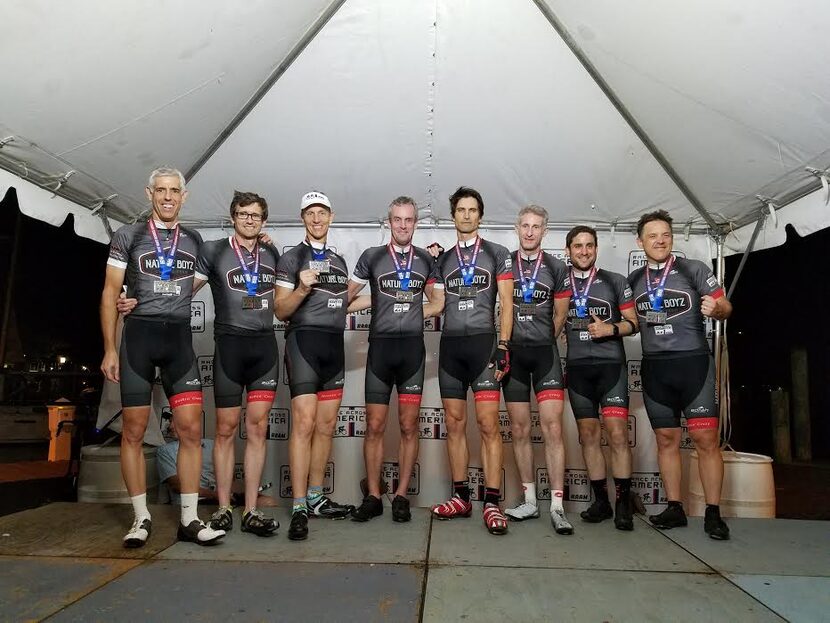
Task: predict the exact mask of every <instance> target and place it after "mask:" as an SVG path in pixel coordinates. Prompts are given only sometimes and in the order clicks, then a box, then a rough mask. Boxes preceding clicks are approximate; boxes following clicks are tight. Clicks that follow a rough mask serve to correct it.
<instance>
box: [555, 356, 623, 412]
mask: <svg viewBox="0 0 830 623" xmlns="http://www.w3.org/2000/svg"><path fill="white" fill-rule="evenodd" d="M568 400H569V401H570V403H571V411H573V414H574V418H576V419H577V420H581V419H585V418H599V412H600V410H601V411H602V417H603V418H611V417H616V418H624V419H625V420H627V419H628V368H627V367H626V365H625V363H623V362H611V361H609V362H596V363H589V362H585V363H584V364H570V363H569V364H568Z"/></svg>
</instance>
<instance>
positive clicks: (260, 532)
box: [242, 508, 280, 536]
mask: <svg viewBox="0 0 830 623" xmlns="http://www.w3.org/2000/svg"><path fill="white" fill-rule="evenodd" d="M279 527H280V522H278V521H277V520H276V519H274V518H273V517H266V516H265V514H264V513H263V512H262V511H261V510H259V509H257V508H254V509H253V510H249V511H248V512H247V513H245V514H244V515H242V532H251V533H253V534H255V535H257V536H271V535H272V534H274V533H275V532H276V531H277V528H279Z"/></svg>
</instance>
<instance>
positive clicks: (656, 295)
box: [646, 255, 674, 312]
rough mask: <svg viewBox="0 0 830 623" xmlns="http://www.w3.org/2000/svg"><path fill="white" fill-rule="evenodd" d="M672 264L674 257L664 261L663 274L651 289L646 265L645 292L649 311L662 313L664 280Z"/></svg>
mask: <svg viewBox="0 0 830 623" xmlns="http://www.w3.org/2000/svg"><path fill="white" fill-rule="evenodd" d="M673 264H674V256H673V255H670V256H669V259H668V260H666V265H665V266H664V267H663V274H662V276H661V277H660V281H659V283H658V284H657V287H656V288H652V287H651V274H650V273H649V270H648V264H646V292H648V300H649V301H651V309H652V310H654V311H656V312H659V311H663V296H664V295H665V293H666V279H667V278H668V276H669V273H670V272H671V267H672V265H673Z"/></svg>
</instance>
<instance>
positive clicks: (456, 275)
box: [444, 266, 493, 296]
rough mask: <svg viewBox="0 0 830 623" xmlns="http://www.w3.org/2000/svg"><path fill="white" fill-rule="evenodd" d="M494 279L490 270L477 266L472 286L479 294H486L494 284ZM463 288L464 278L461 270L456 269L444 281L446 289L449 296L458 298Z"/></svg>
mask: <svg viewBox="0 0 830 623" xmlns="http://www.w3.org/2000/svg"><path fill="white" fill-rule="evenodd" d="M492 277H493V275H492V273H491V272H490V271H489V270H486V269H484V268H481V267H480V266H476V269H475V272H474V273H473V282H472V284H471V285H472V286H473V287H474V288H475V289H476V291H477V292H484V291H485V290H489V289H490V285H491V284H492V283H493V279H492ZM462 287H464V278H463V277H462V276H461V269H460V268H456V269H454V270H453V271H451V272H450V274H448V275H447V278H446V279H445V280H444V289H445V291H446V292H448V293H449V294H452V295H453V296H458V290H459V288H462Z"/></svg>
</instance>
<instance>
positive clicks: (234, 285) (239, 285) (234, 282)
mask: <svg viewBox="0 0 830 623" xmlns="http://www.w3.org/2000/svg"><path fill="white" fill-rule="evenodd" d="M249 268H250V267H249ZM276 281H277V274H276V272H274V268H273V267H272V266H268V265H266V264H260V265H259V278H258V279H257V296H262V295H263V294H268V293H269V292H271V291H272V290H273V289H274V284H275V283H276ZM225 282H226V283H227V284H228V288H230V289H231V290H235V291H237V292H242V293H244V294H247V293H248V289H247V288H246V287H245V274H244V273H243V272H242V267H241V266H237V267H236V268H232V269H231V270H229V271H228V272H226V273H225Z"/></svg>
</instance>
